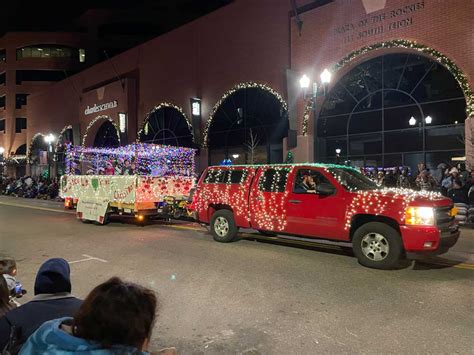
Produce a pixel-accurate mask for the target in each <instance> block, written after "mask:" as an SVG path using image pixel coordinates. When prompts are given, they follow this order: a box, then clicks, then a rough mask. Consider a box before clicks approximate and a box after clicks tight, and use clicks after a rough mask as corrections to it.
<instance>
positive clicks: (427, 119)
mask: <svg viewBox="0 0 474 355" xmlns="http://www.w3.org/2000/svg"><path fill="white" fill-rule="evenodd" d="M431 122H433V118H432V117H431V116H426V117H425V119H424V120H423V119H422V120H420V122H418V127H419V128H420V129H421V135H422V149H423V164H425V165H426V132H425V127H426V125H429V124H431ZM416 123H417V120H416V118H415V117H413V116H411V117H410V119H409V120H408V124H409V125H410V126H415V125H416Z"/></svg>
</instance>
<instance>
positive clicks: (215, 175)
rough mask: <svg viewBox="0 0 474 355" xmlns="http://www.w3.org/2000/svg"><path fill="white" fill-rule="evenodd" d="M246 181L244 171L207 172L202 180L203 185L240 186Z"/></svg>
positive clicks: (245, 172)
mask: <svg viewBox="0 0 474 355" xmlns="http://www.w3.org/2000/svg"><path fill="white" fill-rule="evenodd" d="M246 179H247V171H244V170H224V169H222V170H209V171H208V172H207V174H206V177H205V178H204V183H205V184H229V183H230V184H240V183H243V182H244V181H245V180H246Z"/></svg>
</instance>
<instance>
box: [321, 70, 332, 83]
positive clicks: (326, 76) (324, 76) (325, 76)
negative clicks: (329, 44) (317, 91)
mask: <svg viewBox="0 0 474 355" xmlns="http://www.w3.org/2000/svg"><path fill="white" fill-rule="evenodd" d="M331 76H332V74H331V72H330V71H329V70H327V69H324V70H323V72H322V73H321V82H322V83H323V84H329V82H330V81H331Z"/></svg>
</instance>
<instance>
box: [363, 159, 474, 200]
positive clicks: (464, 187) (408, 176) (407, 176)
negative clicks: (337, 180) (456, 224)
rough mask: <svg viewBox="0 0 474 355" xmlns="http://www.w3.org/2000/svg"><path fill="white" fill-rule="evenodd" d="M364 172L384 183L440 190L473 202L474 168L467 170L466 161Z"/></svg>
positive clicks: (392, 185)
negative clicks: (430, 166) (455, 164)
mask: <svg viewBox="0 0 474 355" xmlns="http://www.w3.org/2000/svg"><path fill="white" fill-rule="evenodd" d="M364 173H365V175H367V176H368V177H370V178H371V179H373V180H374V181H376V182H377V184H378V185H379V186H382V187H397V188H407V189H414V190H422V191H438V192H440V193H442V194H443V195H444V196H447V197H449V198H451V199H452V200H453V201H454V202H455V203H465V204H473V205H474V188H473V186H474V171H472V172H469V171H468V170H466V167H465V165H464V164H463V163H460V164H458V165H457V166H448V165H447V164H445V163H441V164H439V165H438V166H437V167H436V169H435V170H434V171H431V170H430V169H427V168H426V166H425V165H424V164H423V163H420V164H418V171H416V172H410V170H409V168H408V167H403V168H402V167H400V168H392V169H385V170H379V171H364Z"/></svg>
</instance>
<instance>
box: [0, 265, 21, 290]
mask: <svg viewBox="0 0 474 355" xmlns="http://www.w3.org/2000/svg"><path fill="white" fill-rule="evenodd" d="M17 272H18V270H17V266H16V261H15V260H13V259H4V260H0V274H2V275H3V278H4V279H5V281H6V283H7V287H8V291H9V292H10V295H12V296H16V297H18V298H20V297H21V296H23V295H24V294H25V293H26V291H24V290H22V288H21V283H19V282H18V281H17V280H16V274H17Z"/></svg>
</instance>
